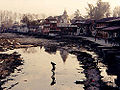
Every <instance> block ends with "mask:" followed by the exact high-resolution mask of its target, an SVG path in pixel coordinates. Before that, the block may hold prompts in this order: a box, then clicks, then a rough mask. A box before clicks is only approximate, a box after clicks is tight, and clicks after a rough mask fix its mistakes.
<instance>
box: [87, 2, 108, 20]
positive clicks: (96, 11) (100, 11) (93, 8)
mask: <svg viewBox="0 0 120 90" xmlns="http://www.w3.org/2000/svg"><path fill="white" fill-rule="evenodd" d="M86 10H87V17H88V18H90V19H101V18H104V17H109V16H110V4H109V2H102V0H98V1H97V3H96V5H93V4H88V8H86Z"/></svg>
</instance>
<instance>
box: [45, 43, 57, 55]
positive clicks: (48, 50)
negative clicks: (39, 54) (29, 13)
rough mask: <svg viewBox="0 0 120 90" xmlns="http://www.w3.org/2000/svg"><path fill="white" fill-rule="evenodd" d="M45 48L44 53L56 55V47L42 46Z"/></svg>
mask: <svg viewBox="0 0 120 90" xmlns="http://www.w3.org/2000/svg"><path fill="white" fill-rule="evenodd" d="M44 48H45V51H46V52H48V53H49V54H56V51H57V47H56V46H54V45H53V46H52V45H51V46H49V45H48V46H44Z"/></svg>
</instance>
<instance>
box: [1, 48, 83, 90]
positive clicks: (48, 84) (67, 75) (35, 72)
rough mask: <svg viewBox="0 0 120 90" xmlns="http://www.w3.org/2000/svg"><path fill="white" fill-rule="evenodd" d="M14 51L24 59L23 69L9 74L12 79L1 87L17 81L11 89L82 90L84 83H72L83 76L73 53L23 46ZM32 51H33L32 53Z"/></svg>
mask: <svg viewBox="0 0 120 90" xmlns="http://www.w3.org/2000/svg"><path fill="white" fill-rule="evenodd" d="M16 51H17V52H19V53H20V54H21V56H22V58H23V59H24V61H25V62H24V66H23V70H22V72H21V73H19V75H18V73H14V74H13V75H18V76H17V77H12V76H13V75H11V76H10V78H11V77H12V78H14V80H13V81H9V82H8V83H5V85H3V87H10V86H11V84H15V83H16V82H19V84H15V85H16V86H14V85H13V86H14V87H12V90H83V87H84V85H76V84H75V83H74V82H75V81H76V80H81V79H83V78H85V75H84V74H80V73H78V70H76V68H80V70H79V72H83V69H82V68H81V67H79V62H78V61H77V58H76V56H75V55H71V54H68V53H67V52H65V50H61V51H56V54H49V53H48V52H45V48H42V49H40V47H32V48H28V49H24V48H23V49H18V50H16ZM30 51H31V52H32V53H30ZM33 51H35V52H34V54H33ZM60 53H61V54H60ZM64 54H65V56H64ZM61 55H63V56H61ZM61 57H64V59H63V60H64V61H67V62H66V64H64V63H63V61H62V58H61ZM73 57H75V58H73ZM68 59H69V60H68ZM54 62H55V63H54ZM55 64H56V66H55ZM51 66H52V67H51ZM23 72H24V74H23ZM25 80H27V82H25ZM56 81H57V82H56Z"/></svg>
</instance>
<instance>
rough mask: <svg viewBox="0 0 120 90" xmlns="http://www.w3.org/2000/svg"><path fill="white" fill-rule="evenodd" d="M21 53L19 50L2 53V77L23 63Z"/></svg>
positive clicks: (0, 63)
mask: <svg viewBox="0 0 120 90" xmlns="http://www.w3.org/2000/svg"><path fill="white" fill-rule="evenodd" d="M20 56H21V55H20V54H18V53H17V52H14V53H12V54H0V79H3V78H5V77H6V76H8V75H9V74H10V73H11V72H14V69H16V67H18V66H19V65H22V64H23V62H22V58H21V57H20Z"/></svg>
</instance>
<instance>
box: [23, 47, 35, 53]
mask: <svg viewBox="0 0 120 90" xmlns="http://www.w3.org/2000/svg"><path fill="white" fill-rule="evenodd" d="M23 52H24V53H36V52H37V50H36V49H35V48H25V49H23Z"/></svg>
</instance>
